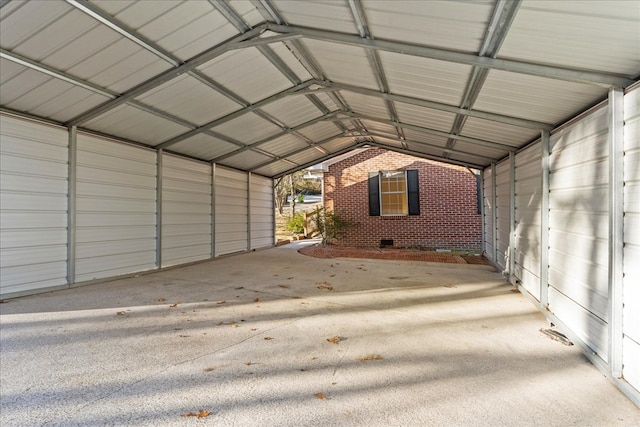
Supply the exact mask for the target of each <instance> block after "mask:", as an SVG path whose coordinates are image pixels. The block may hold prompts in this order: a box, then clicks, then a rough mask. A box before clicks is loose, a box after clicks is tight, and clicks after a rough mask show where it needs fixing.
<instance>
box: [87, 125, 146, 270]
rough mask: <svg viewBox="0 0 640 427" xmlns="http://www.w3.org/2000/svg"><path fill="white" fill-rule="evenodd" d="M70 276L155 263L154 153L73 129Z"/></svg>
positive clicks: (135, 268) (141, 266) (135, 267)
mask: <svg viewBox="0 0 640 427" xmlns="http://www.w3.org/2000/svg"><path fill="white" fill-rule="evenodd" d="M77 165H78V167H77V200H76V212H77V213H76V282H83V281H87V280H93V279H99V278H104V277H112V276H117V275H121V274H127V273H133V272H136V271H143V270H150V269H153V268H155V267H156V265H155V262H156V153H155V152H154V151H151V150H146V149H143V148H139V147H135V146H132V145H126V144H120V143H117V142H114V141H110V140H107V139H102V138H97V137H94V136H90V135H86V134H82V133H79V134H78V153H77Z"/></svg>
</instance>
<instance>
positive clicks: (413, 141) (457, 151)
mask: <svg viewBox="0 0 640 427" xmlns="http://www.w3.org/2000/svg"><path fill="white" fill-rule="evenodd" d="M368 135H369V136H373V137H377V138H383V139H389V140H392V141H396V140H398V138H397V137H396V136H394V135H388V134H384V133H381V132H371V131H369V132H368ZM404 142H408V143H409V144H416V145H421V146H423V147H427V148H432V149H434V150H440V151H444V152H449V153H454V154H460V155H463V156H471V157H477V158H479V159H482V160H488V161H495V160H496V159H494V158H491V157H486V156H482V155H480V154H473V153H467V152H464V151H460V150H456V149H453V148H444V147H440V146H438V145H433V144H428V143H426V142H422V141H416V140H411V139H405V141H404ZM405 148H406V147H405ZM503 156H504V155H503V154H501V155H500V157H503Z"/></svg>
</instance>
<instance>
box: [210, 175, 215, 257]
mask: <svg viewBox="0 0 640 427" xmlns="http://www.w3.org/2000/svg"><path fill="white" fill-rule="evenodd" d="M215 256H216V164H215V163H211V258H215Z"/></svg>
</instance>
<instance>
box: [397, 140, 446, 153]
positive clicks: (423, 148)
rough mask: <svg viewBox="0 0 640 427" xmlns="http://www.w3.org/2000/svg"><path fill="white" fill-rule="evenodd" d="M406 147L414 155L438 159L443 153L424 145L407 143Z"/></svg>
mask: <svg viewBox="0 0 640 427" xmlns="http://www.w3.org/2000/svg"><path fill="white" fill-rule="evenodd" d="M385 142H386V141H385ZM407 145H408V146H409V149H410V150H411V151H415V152H416V153H423V154H428V155H430V156H439V157H441V156H442V153H443V151H442V150H439V149H437V148H433V147H429V146H425V145H422V144H416V143H412V142H409V143H408V144H407Z"/></svg>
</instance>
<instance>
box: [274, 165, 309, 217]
mask: <svg viewBox="0 0 640 427" xmlns="http://www.w3.org/2000/svg"><path fill="white" fill-rule="evenodd" d="M303 176H304V172H303V171H298V172H294V173H292V174H289V175H285V176H283V177H280V178H278V179H277V180H276V182H275V185H274V192H273V193H274V196H275V197H274V199H275V205H276V206H275V207H276V209H277V210H278V214H280V216H283V215H284V207H285V205H286V204H287V198H288V197H291V216H293V215H294V214H295V213H296V193H297V192H300V191H302V189H303V188H304V185H305V184H304V182H305V181H306V180H305V179H304V178H303Z"/></svg>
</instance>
